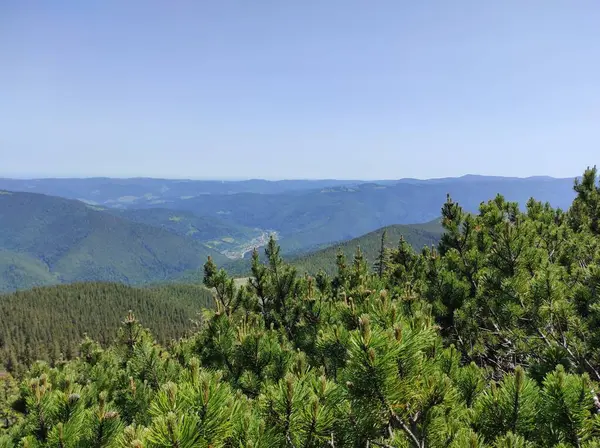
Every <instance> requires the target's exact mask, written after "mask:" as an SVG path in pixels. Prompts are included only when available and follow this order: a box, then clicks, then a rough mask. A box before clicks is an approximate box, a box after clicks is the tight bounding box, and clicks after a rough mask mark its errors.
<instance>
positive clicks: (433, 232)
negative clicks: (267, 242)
mask: <svg viewBox="0 0 600 448" xmlns="http://www.w3.org/2000/svg"><path fill="white" fill-rule="evenodd" d="M443 231H444V229H443V227H442V225H441V222H440V220H439V219H436V220H434V221H431V222H429V223H425V224H413V225H401V224H398V225H394V226H388V227H383V228H381V229H378V230H376V231H375V232H370V233H368V234H366V235H363V236H361V237H358V238H354V239H352V240H349V241H345V242H343V243H340V244H335V245H333V246H330V247H328V248H326V249H322V250H318V251H316V252H311V253H308V254H305V255H302V256H299V257H294V258H291V259H290V263H291V264H292V265H293V266H294V267H296V268H297V269H298V272H301V273H304V272H308V273H309V274H311V275H316V274H317V273H318V272H319V271H324V272H326V273H327V274H329V275H332V274H333V273H334V272H335V271H336V269H337V267H336V257H337V256H338V254H339V253H342V254H343V255H344V257H345V258H346V259H347V260H351V259H352V257H353V256H354V254H355V253H356V250H357V249H358V248H360V250H361V251H362V254H363V256H364V257H365V260H366V261H367V263H368V264H369V265H370V266H373V265H374V264H375V263H376V261H377V258H378V256H379V254H380V250H381V244H382V237H383V244H384V247H385V248H387V249H392V248H395V247H397V246H398V244H399V243H400V240H401V239H403V240H404V241H405V242H406V243H407V244H409V245H410V246H412V247H413V248H414V249H415V250H416V251H420V250H421V249H423V247H424V246H436V245H437V244H438V243H439V241H440V238H441V237H442V233H443Z"/></svg>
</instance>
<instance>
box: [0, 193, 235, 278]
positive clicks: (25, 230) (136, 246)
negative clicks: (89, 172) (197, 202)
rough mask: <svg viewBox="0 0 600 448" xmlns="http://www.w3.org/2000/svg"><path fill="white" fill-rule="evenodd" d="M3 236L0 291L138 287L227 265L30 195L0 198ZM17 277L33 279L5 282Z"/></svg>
mask: <svg viewBox="0 0 600 448" xmlns="http://www.w3.org/2000/svg"><path fill="white" fill-rule="evenodd" d="M0 229H2V232H1V233H0V249H1V250H2V251H3V252H2V253H3V256H2V259H3V260H4V261H3V262H2V264H1V265H0V266H3V274H4V276H3V278H1V279H0V284H1V285H3V286H4V287H3V289H9V288H8V286H7V285H9V286H10V285H12V287H11V288H10V289H13V288H15V287H22V286H23V283H25V284H26V285H27V286H32V285H39V284H48V283H55V282H72V281H99V280H103V281H119V282H123V283H128V284H140V283H145V282H149V281H158V280H167V279H171V278H174V277H176V276H177V275H179V274H180V273H181V272H183V271H186V270H189V269H194V268H197V267H199V266H201V265H202V263H204V261H205V260H206V257H207V256H208V255H211V256H213V257H214V258H215V259H217V260H221V261H224V260H225V257H223V256H222V255H221V254H219V253H218V252H216V251H214V250H212V249H211V248H209V247H207V246H206V245H204V244H201V243H199V242H197V241H194V240H192V239H190V238H185V237H182V236H179V235H176V234H174V233H171V232H168V231H167V230H164V229H160V228H157V227H152V226H148V225H144V224H139V223H134V222H132V221H129V220H127V219H124V218H121V217H117V216H114V215H112V214H109V213H106V212H102V211H99V210H95V209H93V208H92V207H90V206H88V205H86V204H84V203H82V202H79V201H73V200H68V199H63V198H58V197H52V196H46V195H40V194H33V193H16V192H3V193H2V194H0ZM9 253H10V254H9ZM11 259H13V260H16V261H14V262H11V261H7V260H11ZM14 271H17V272H22V273H21V274H18V275H17V279H18V278H27V277H29V276H30V277H31V278H30V279H29V281H25V282H24V281H22V280H10V278H9V273H10V272H14ZM41 272H43V273H44V275H41ZM53 279H55V281H52V280H53Z"/></svg>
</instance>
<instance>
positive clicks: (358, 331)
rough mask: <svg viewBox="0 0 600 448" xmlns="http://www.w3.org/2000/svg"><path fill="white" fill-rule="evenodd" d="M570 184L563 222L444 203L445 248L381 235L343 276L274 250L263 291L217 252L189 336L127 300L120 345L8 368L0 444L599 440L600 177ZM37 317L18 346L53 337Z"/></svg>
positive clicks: (373, 446) (93, 336)
mask: <svg viewBox="0 0 600 448" xmlns="http://www.w3.org/2000/svg"><path fill="white" fill-rule="evenodd" d="M573 188H574V190H575V199H574V201H573V203H572V205H571V206H570V207H569V208H568V209H567V210H561V209H557V208H553V207H552V206H551V205H550V204H548V203H542V202H538V201H536V200H535V199H530V200H529V201H528V202H527V203H526V204H517V203H513V202H509V201H507V200H506V199H505V198H504V197H502V196H500V195H498V196H496V197H492V198H490V200H489V201H487V202H484V203H482V204H481V205H480V208H479V212H478V213H467V212H466V211H465V210H463V208H461V205H460V204H459V203H457V202H454V201H453V200H452V198H451V197H448V198H447V201H446V202H445V203H444V204H440V206H441V216H442V225H443V228H444V233H443V235H442V237H441V240H440V242H439V244H437V245H433V246H427V247H424V248H423V249H422V250H421V251H415V250H414V249H413V248H412V247H411V246H410V245H409V244H408V243H407V242H406V241H405V240H404V239H402V238H401V239H400V240H399V241H397V242H394V244H395V245H394V248H392V249H389V248H388V246H387V245H386V241H385V238H386V237H385V233H384V234H382V238H381V250H380V251H379V256H378V257H377V261H376V262H375V263H374V264H373V263H368V262H367V260H366V258H365V256H364V254H363V253H362V252H361V251H360V249H358V250H357V251H356V253H355V254H354V256H353V258H348V259H347V258H346V257H345V256H344V255H343V253H341V252H340V253H339V254H338V256H337V259H336V265H337V269H336V271H335V272H334V273H333V275H330V274H327V273H325V272H323V271H322V272H319V273H318V274H316V275H314V276H310V275H308V274H305V273H304V272H300V271H298V270H297V269H296V268H294V267H293V266H292V265H290V264H288V263H287V262H285V261H284V260H283V257H282V254H281V252H280V248H279V246H278V243H277V241H276V240H275V239H273V238H271V240H270V241H269V243H268V245H267V246H266V247H265V249H264V256H263V255H261V254H259V252H258V251H257V250H255V251H254V253H253V255H252V268H251V275H250V277H249V278H248V280H247V282H242V283H240V282H239V281H234V279H233V278H231V277H230V276H229V275H228V274H227V272H226V271H225V270H224V269H222V268H221V267H220V266H217V263H215V261H214V259H213V258H211V257H209V258H208V260H207V261H206V263H205V264H204V278H203V281H204V285H205V286H206V287H207V288H209V289H211V290H212V292H213V299H212V300H213V301H214V304H213V303H211V304H210V305H208V304H209V301H208V300H206V298H205V297H200V298H199V299H198V301H197V303H198V309H197V311H198V313H200V314H197V315H194V318H195V319H196V322H195V326H194V330H193V331H191V332H185V334H184V332H183V330H181V331H180V328H183V326H182V325H183V324H182V323H181V322H183V320H185V319H184V318H179V317H171V318H169V319H170V323H169V324H168V325H165V324H164V323H163V324H160V325H159V324H156V323H153V322H151V321H154V322H156V320H157V319H159V320H160V319H165V321H164V322H167V320H166V319H167V317H164V316H162V314H161V313H162V311H161V309H135V303H136V302H124V301H122V300H116V299H115V300H114V301H113V302H111V303H112V305H111V306H110V308H111V309H110V313H119V315H120V316H121V317H120V321H121V323H120V326H119V327H118V329H116V330H115V331H114V334H112V336H110V337H108V336H106V333H105V332H103V331H101V330H98V329H97V327H98V325H102V321H101V320H98V321H95V320H94V319H91V318H90V319H89V325H90V326H93V328H92V329H91V330H90V331H88V332H85V331H84V332H83V333H82V334H80V333H79V332H74V333H73V336H74V337H77V338H78V339H77V340H76V341H74V344H75V345H74V346H73V347H66V346H65V345H64V344H67V343H66V342H64V341H66V340H67V339H68V338H67V337H66V336H65V338H62V339H60V343H59V346H56V344H50V343H46V342H43V343H44V344H47V346H46V347H44V348H43V350H38V351H36V349H35V347H31V350H30V351H29V352H28V353H29V354H28V355H27V356H25V355H23V356H22V357H20V358H19V359H18V360H17V361H14V362H11V364H12V365H13V368H7V369H6V371H4V372H2V373H0V448H9V447H23V448H37V447H57V448H58V447H64V448H67V447H68V448H79V447H81V448H99V447H130V448H158V447H172V448H209V447H211V448H241V447H252V448H271V447H273V448H275V447H283V448H320V447H322V448H326V447H330V448H363V447H370V448H377V447H383V448H391V447H398V448H400V447H406V448H408V447H410V448H443V447H448V448H463V447H470V448H536V447H555V448H568V447H574V448H600V395H599V394H600V186H599V179H598V176H597V171H596V169H595V168H590V169H588V170H586V171H585V172H584V174H583V176H582V177H581V178H580V179H579V180H578V181H576V182H575V184H574V187H573ZM89 287H91V286H86V288H89ZM96 287H100V286H99V285H97V286H96ZM83 288H84V287H83V286H81V287H80V290H74V291H73V293H72V294H73V296H74V297H80V296H81V297H83V299H82V300H88V299H86V298H85V297H88V296H89V294H88V295H86V294H84V292H85V291H83ZM192 292H193V291H192ZM109 293H110V291H109ZM113 293H114V294H125V293H124V292H123V291H121V290H118V289H115V290H114V291H113ZM158 293H160V289H159V290H155V291H154V292H153V294H158ZM165 293H166V292H165ZM47 294H48V295H49V296H50V295H51V293H50V292H49V293H47ZM182 294H183V293H182ZM189 294H190V292H189V291H187V292H185V295H186V297H187V296H189ZM198 294H199V295H200V294H201V293H200V292H198ZM173 300H179V299H173ZM130 303H133V305H131V311H129V308H124V309H118V306H125V305H127V306H129V304H130ZM190 303H193V302H189V300H188V299H187V298H186V305H185V307H186V308H185V310H189V306H191V305H190ZM6 306H12V305H6ZM140 306H141V305H140ZM165 306H167V304H165ZM169 306H171V307H172V308H173V309H175V306H174V305H172V304H171V305H169ZM7 309H8V308H7ZM32 309H33V308H32ZM181 312H182V313H183V311H181ZM185 312H186V313H189V311H185ZM28 313H29V314H27V316H29V318H30V319H31V320H32V322H31V325H29V326H27V325H21V327H22V329H21V332H20V333H19V336H18V337H16V338H17V339H18V341H17V340H16V341H15V343H16V344H17V345H22V343H24V342H19V341H25V340H27V341H29V342H28V344H30V345H34V346H35V344H36V343H40V344H41V343H42V341H47V340H49V339H50V338H48V337H46V336H44V334H43V330H41V329H40V328H41V327H40V325H39V321H43V320H44V318H45V317H44V316H43V315H40V314H39V313H38V314H36V313H35V312H34V311H30V312H28ZM185 316H189V314H185ZM185 318H186V319H187V317H185ZM24 319H25V318H24ZM57 326H58V324H57ZM147 327H148V328H152V329H153V331H155V332H157V333H153V332H152V330H150V329H148V328H147ZM23 328H25V329H23ZM27 328H29V331H30V334H29V336H28V335H27ZM68 328H69V327H65V329H64V333H68V332H69V329H68ZM106 328H109V327H106ZM110 328H111V332H112V331H113V330H112V327H110ZM36 341H38V342H36ZM61 344H62V346H61ZM67 351H69V352H70V353H71V355H69V356H62V355H60V354H59V353H60V352H63V353H66V352H67ZM38 352H39V353H42V354H43V356H42V355H40V356H34V355H35V354H36V353H38ZM47 353H50V355H48V356H47V355H46V354H47ZM15 356H16V355H15ZM19 356H21V355H19ZM32 356H33V358H42V359H40V360H38V361H35V362H33V359H29V358H30V357H32ZM5 357H7V359H8V358H11V359H12V358H13V356H12V354H10V353H8V352H7V353H6V354H5ZM5 364H6V363H5ZM17 364H19V368H16V365H17Z"/></svg>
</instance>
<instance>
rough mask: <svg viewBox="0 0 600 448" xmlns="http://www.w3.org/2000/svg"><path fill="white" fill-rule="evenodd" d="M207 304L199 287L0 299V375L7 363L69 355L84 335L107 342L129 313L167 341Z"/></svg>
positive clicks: (35, 292) (36, 293)
mask: <svg viewBox="0 0 600 448" xmlns="http://www.w3.org/2000/svg"><path fill="white" fill-rule="evenodd" d="M212 306H213V300H212V294H211V293H210V291H208V290H207V289H206V288H204V287H203V286H201V285H164V286H156V287H152V288H134V287H130V286H126V285H122V284H117V283H74V284H69V285H57V286H50V287H42V288H34V289H31V290H27V291H19V292H15V293H12V294H5V295H0V316H2V319H0V371H2V368H1V366H2V364H6V363H13V364H15V363H16V364H28V363H29V362H30V361H31V360H33V359H44V360H55V359H57V358H58V357H59V356H60V353H62V354H63V355H64V356H65V357H71V356H74V355H76V352H77V348H78V345H79V343H80V341H81V340H82V339H83V338H84V336H85V335H86V334H87V335H88V336H89V337H91V338H92V339H94V340H96V341H99V342H100V343H102V344H108V343H110V342H111V341H112V340H113V338H114V335H115V332H116V330H117V329H118V328H119V326H120V325H121V322H122V321H123V318H124V317H125V316H126V315H127V312H128V310H132V311H133V312H134V313H135V316H136V318H137V319H138V320H139V321H140V322H141V323H142V324H143V325H144V326H145V327H148V328H151V329H152V331H153V333H154V334H155V335H156V336H157V337H158V339H159V340H160V341H162V342H167V341H169V340H170V339H171V338H176V337H180V336H183V334H184V333H185V332H186V331H187V330H190V329H192V328H193V323H192V320H195V319H197V318H198V316H197V313H199V312H200V311H201V310H202V309H203V308H207V307H212Z"/></svg>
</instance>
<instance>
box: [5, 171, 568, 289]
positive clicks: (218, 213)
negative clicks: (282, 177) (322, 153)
mask: <svg viewBox="0 0 600 448" xmlns="http://www.w3.org/2000/svg"><path fill="white" fill-rule="evenodd" d="M572 186H573V179H554V178H549V177H532V178H525V179H522V178H503V177H488V176H464V177H460V178H446V179H431V180H419V179H402V180H398V181H373V182H360V181H353V180H348V181H346V180H315V181H312V180H297V181H277V182H271V181H264V180H249V181H239V182H235V181H227V182H220V181H181V180H166V179H145V178H140V179H109V178H93V179H38V180H21V179H0V189H4V191H3V192H1V193H0V290H14V289H18V288H24V287H29V286H32V285H45V284H51V283H62V282H71V281H82V280H83V281H87V280H98V281H120V282H124V283H128V284H141V283H147V282H155V281H172V280H174V279H177V278H180V276H181V275H185V276H186V277H189V275H190V272H192V273H194V272H197V271H198V269H200V268H201V266H202V264H203V263H204V261H205V259H206V257H207V256H208V255H211V256H212V257H213V258H214V259H215V260H216V261H217V262H218V263H219V264H221V265H227V264H228V263H230V266H231V267H232V269H233V270H234V271H235V269H239V267H240V266H243V262H238V263H237V265H236V263H233V264H231V259H235V258H240V257H242V256H243V255H245V254H246V255H247V254H248V252H249V251H251V250H252V249H253V248H254V247H256V246H262V245H264V243H265V242H266V240H267V238H268V236H269V234H271V233H275V234H276V235H277V238H278V239H279V240H280V241H279V242H280V244H281V246H282V250H283V253H284V254H287V256H288V257H291V258H294V259H299V258H298V257H300V256H302V255H306V254H307V253H310V252H314V251H315V250H320V249H323V248H327V247H328V246H330V245H332V244H336V245H337V244H340V243H342V242H344V241H348V240H352V239H354V238H357V237H360V236H362V235H365V234H368V233H370V232H373V231H375V230H377V229H380V228H382V227H386V226H393V225H398V224H403V225H408V224H415V223H425V222H429V221H432V220H434V219H436V218H437V217H439V215H440V209H441V207H442V205H443V203H444V202H445V200H446V195H447V194H450V195H451V196H452V198H453V199H454V200H456V201H458V202H459V203H460V204H461V205H462V206H463V207H464V208H465V209H466V210H467V211H469V212H476V211H477V209H478V206H479V204H480V203H481V202H482V201H485V200H489V199H491V198H493V197H494V196H495V195H496V194H498V193H500V194H503V195H504V196H505V197H506V198H507V199H509V200H511V201H518V202H519V203H520V204H521V205H524V204H525V203H526V201H527V200H528V199H529V198H531V197H534V198H536V199H538V200H542V201H548V202H550V203H551V204H552V205H553V206H555V207H560V208H567V207H568V206H569V205H570V204H571V202H572V200H573V198H574V195H575V194H574V192H573V188H572ZM58 196H62V197H58ZM75 199H77V200H75ZM434 233H435V232H434ZM432 238H434V237H433V236H432V235H429V234H426V235H425V234H424V236H423V238H422V239H423V241H431V240H432ZM417 240H419V241H420V237H419V238H417ZM419 244H420V243H419ZM417 246H418V245H417ZM313 259H314V258H313ZM240 263H241V264H240ZM236 266H237V267H236ZM194 275H195V274H194Z"/></svg>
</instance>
